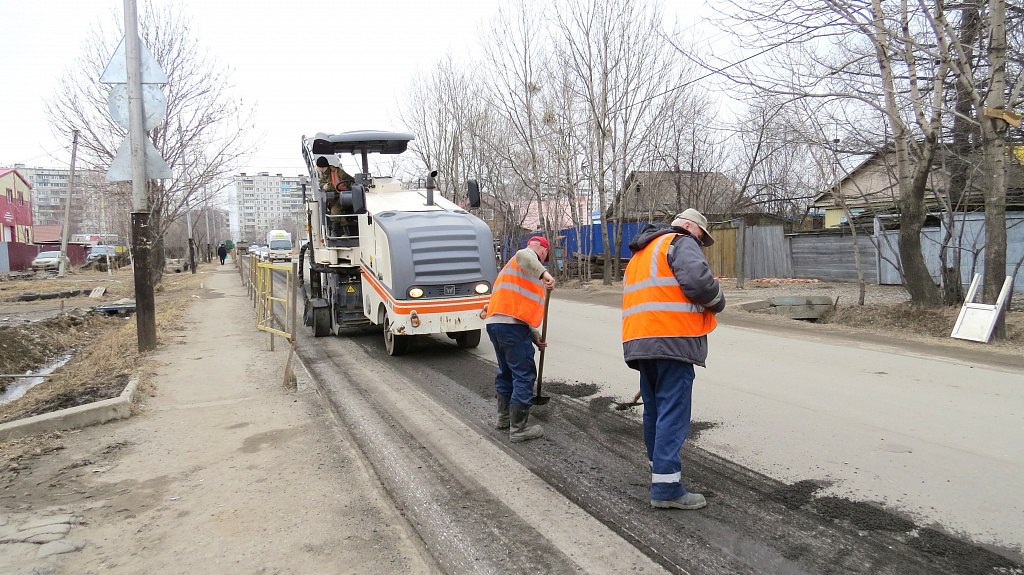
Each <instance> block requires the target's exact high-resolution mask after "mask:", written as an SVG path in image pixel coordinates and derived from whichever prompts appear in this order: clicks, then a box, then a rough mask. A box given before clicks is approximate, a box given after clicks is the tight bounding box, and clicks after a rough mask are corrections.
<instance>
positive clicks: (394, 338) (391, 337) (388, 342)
mask: <svg viewBox="0 0 1024 575" xmlns="http://www.w3.org/2000/svg"><path fill="white" fill-rule="evenodd" d="M411 343H412V336H411V335H396V334H394V333H392V331H391V316H389V315H388V314H387V312H384V347H385V348H386V349H387V351H388V355H404V354H406V353H407V352H408V351H409V345H410V344H411Z"/></svg>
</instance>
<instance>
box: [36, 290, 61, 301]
mask: <svg viewBox="0 0 1024 575" xmlns="http://www.w3.org/2000/svg"><path fill="white" fill-rule="evenodd" d="M59 295H60V293H58V292H55V291H51V292H44V293H41V294H39V299H57V296H59Z"/></svg>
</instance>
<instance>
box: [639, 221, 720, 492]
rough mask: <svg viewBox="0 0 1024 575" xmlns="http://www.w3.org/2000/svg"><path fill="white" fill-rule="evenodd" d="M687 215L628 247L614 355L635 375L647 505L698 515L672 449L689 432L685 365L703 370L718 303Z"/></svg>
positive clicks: (698, 235) (652, 228)
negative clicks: (646, 470)
mask: <svg viewBox="0 0 1024 575" xmlns="http://www.w3.org/2000/svg"><path fill="white" fill-rule="evenodd" d="M714 241H715V240H714V238H712V237H711V234H710V233H709V232H708V220H707V218H705V217H704V215H703V214H701V213H700V212H698V211H697V210H695V209H692V208H691V209H688V210H686V211H684V212H682V213H680V214H679V215H677V216H676V217H675V219H674V220H673V221H672V225H671V226H665V225H664V224H662V225H654V224H651V225H648V226H647V227H646V228H644V229H643V230H641V231H640V233H639V234H637V236H636V237H635V238H634V239H633V241H632V242H630V244H629V248H630V250H632V252H633V257H632V258H631V259H630V260H629V264H628V265H627V266H626V277H625V279H624V280H623V285H622V353H623V357H624V358H625V360H626V365H628V366H629V367H631V368H633V369H635V370H637V371H639V372H640V394H641V395H642V396H643V398H644V419H643V422H644V445H645V446H646V447H647V459H648V461H649V462H650V466H651V491H650V493H651V499H650V500H651V505H652V506H653V507H659V508H670V509H700V508H701V507H704V506H705V505H707V501H706V500H705V499H704V496H703V495H701V494H700V493H692V492H688V491H687V490H686V488H685V487H684V486H683V483H682V473H681V472H682V462H681V461H680V459H679V450H680V449H681V448H682V446H683V442H684V441H686V436H687V435H688V434H689V432H690V403H691V398H692V392H693V377H694V373H693V366H695V365H699V366H701V367H704V362H705V360H706V359H707V356H708V338H707V334H708V333H709V332H711V330H713V329H715V326H716V325H717V320H716V319H715V314H717V313H718V312H720V311H722V310H723V309H725V297H724V296H723V295H722V289H721V287H720V286H719V285H718V280H716V279H715V277H714V276H713V275H712V273H711V268H710V267H709V266H708V262H707V259H705V257H704V254H703V252H702V251H701V248H702V247H707V246H710V245H711V244H713V243H714Z"/></svg>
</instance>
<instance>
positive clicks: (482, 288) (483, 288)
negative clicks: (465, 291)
mask: <svg viewBox="0 0 1024 575" xmlns="http://www.w3.org/2000/svg"><path fill="white" fill-rule="evenodd" d="M473 291H475V292H476V293H478V294H480V295H484V294H485V293H487V292H489V291H491V286H489V285H487V284H486V283H483V282H481V283H478V284H476V285H475V286H473Z"/></svg>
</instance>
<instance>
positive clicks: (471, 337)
mask: <svg viewBox="0 0 1024 575" xmlns="http://www.w3.org/2000/svg"><path fill="white" fill-rule="evenodd" d="M454 339H455V343H456V344H457V345H458V346H459V347H461V348H463V349H472V348H474V347H476V346H478V345H480V330H478V329H471V330H469V331H460V332H458V333H456V334H455V338H454Z"/></svg>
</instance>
